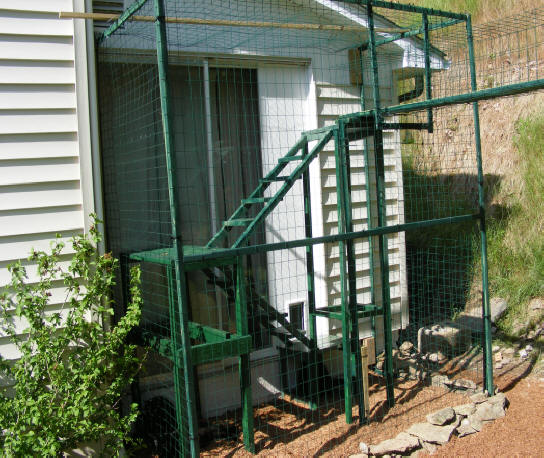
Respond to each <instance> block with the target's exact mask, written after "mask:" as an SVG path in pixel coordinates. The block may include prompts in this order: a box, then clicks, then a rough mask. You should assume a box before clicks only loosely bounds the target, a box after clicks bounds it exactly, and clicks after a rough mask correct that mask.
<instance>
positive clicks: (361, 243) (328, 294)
mask: <svg viewBox="0 0 544 458" xmlns="http://www.w3.org/2000/svg"><path fill="white" fill-rule="evenodd" d="M380 81H381V87H380V96H381V98H382V103H385V104H391V102H392V101H393V97H394V91H393V89H392V84H391V82H392V75H389V78H381V79H380ZM371 94H372V90H371V87H370V86H365V100H366V101H367V107H368V106H371V105H372V102H371ZM316 95H317V114H318V126H319V127H322V126H326V125H329V124H332V123H333V122H334V121H335V120H336V119H337V117H338V116H339V115H343V114H349V113H353V112H357V111H361V110H362V107H361V103H360V88H359V87H357V86H354V85H349V84H331V83H319V84H317V88H316ZM368 147H369V157H370V158H369V164H368V166H369V172H370V188H371V208H372V226H373V227H376V226H377V225H378V220H377V209H376V193H375V167H374V160H373V155H374V150H373V142H372V138H371V137H370V138H369V140H368ZM349 154H350V165H351V188H352V189H351V198H352V209H353V210H352V211H353V213H352V217H353V230H354V231H361V230H364V229H367V228H368V222H369V221H368V201H367V193H366V177H365V168H366V167H367V164H365V161H364V143H363V141H357V142H351V143H350V147H349ZM384 156H385V157H384V159H385V181H386V215H387V225H393V224H401V223H403V222H404V216H403V214H404V201H403V190H402V189H403V183H402V161H401V153H400V141H399V138H398V132H395V131H385V132H384ZM320 178H321V211H322V214H323V218H322V224H323V229H322V230H323V235H333V234H337V233H338V210H337V192H336V169H335V159H334V143H333V142H329V144H328V145H327V147H326V148H325V151H324V152H323V153H321V155H320ZM388 245H389V280H390V286H391V304H392V312H393V317H392V318H393V329H394V330H397V329H400V328H403V327H405V326H406V325H407V324H408V303H407V291H406V265H405V264H406V260H405V248H404V234H392V235H389V236H388ZM323 256H324V262H323V264H324V266H325V267H324V275H323V278H325V279H326V280H325V281H324V282H323V283H325V285H321V288H322V291H323V292H324V294H323V295H321V297H323V298H325V300H323V299H322V300H321V303H320V304H318V307H325V306H333V305H340V258H339V247H338V244H337V243H335V244H326V245H325V249H324V255H323ZM378 256H379V251H378V248H377V240H375V241H374V278H375V280H374V282H375V283H374V285H375V300H376V303H377V304H378V305H380V304H381V301H380V299H381V292H380V291H381V290H380V288H381V276H380V269H379V257H378ZM318 262H319V261H318ZM355 264H356V271H357V274H356V289H357V301H358V302H359V303H361V304H369V303H371V285H370V272H371V271H370V248H369V243H368V240H367V239H363V240H357V241H356V242H355ZM319 287H320V286H319V285H317V286H316V288H319ZM323 288H324V289H323ZM318 300H319V299H318ZM319 321H320V325H319V326H318V329H319V331H320V335H321V336H322V338H325V339H327V338H326V335H327V333H331V334H332V335H334V334H336V333H339V332H341V327H340V323H339V322H336V321H335V320H329V321H328V322H325V320H324V319H319ZM360 327H361V338H363V337H366V336H367V335H369V334H370V325H369V320H368V319H366V320H361V325H360ZM380 328H381V320H377V323H376V331H377V334H378V338H380V334H381V333H382V332H383V331H382V329H380ZM339 335H340V334H338V336H339ZM327 340H328V339H327ZM378 346H381V342H380V341H378Z"/></svg>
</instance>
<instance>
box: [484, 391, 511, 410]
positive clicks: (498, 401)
mask: <svg viewBox="0 0 544 458" xmlns="http://www.w3.org/2000/svg"><path fill="white" fill-rule="evenodd" d="M486 402H487V403H488V404H495V405H499V406H500V407H501V408H503V409H504V408H506V406H507V404H508V399H506V396H505V394H504V393H497V394H496V395H495V396H491V397H490V398H488V399H487V401H486Z"/></svg>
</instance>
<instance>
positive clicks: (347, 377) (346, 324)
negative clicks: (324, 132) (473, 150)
mask: <svg viewBox="0 0 544 458" xmlns="http://www.w3.org/2000/svg"><path fill="white" fill-rule="evenodd" d="M340 137H341V135H340V132H339V129H337V130H335V131H334V157H335V163H336V194H337V196H338V197H337V204H336V205H337V209H338V232H339V233H340V234H342V233H345V232H346V215H345V207H344V205H343V200H344V196H345V194H344V189H343V188H344V177H343V174H342V166H341V164H342V159H341V152H340V150H341V149H342V146H341V142H342V141H343V138H340ZM342 137H343V136H342ZM338 249H339V257H340V301H341V304H340V305H341V310H342V363H343V367H344V405H345V415H346V423H348V424H350V423H352V421H353V418H352V411H351V408H352V399H351V397H352V383H351V355H350V354H351V339H350V323H351V319H350V307H349V306H348V297H347V293H348V291H347V281H346V244H345V242H343V241H341V242H338Z"/></svg>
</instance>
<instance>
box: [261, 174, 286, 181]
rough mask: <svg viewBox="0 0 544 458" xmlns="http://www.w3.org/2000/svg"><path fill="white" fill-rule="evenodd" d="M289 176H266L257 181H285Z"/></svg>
mask: <svg viewBox="0 0 544 458" xmlns="http://www.w3.org/2000/svg"><path fill="white" fill-rule="evenodd" d="M290 178H291V177H290V176H289V175H280V176H277V177H267V178H261V179H260V180H259V181H260V182H261V183H274V182H276V181H287V180H289V179H290Z"/></svg>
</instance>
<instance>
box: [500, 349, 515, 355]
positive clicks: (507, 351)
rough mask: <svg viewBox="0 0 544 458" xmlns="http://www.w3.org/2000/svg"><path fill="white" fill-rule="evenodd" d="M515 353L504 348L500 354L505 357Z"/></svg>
mask: <svg viewBox="0 0 544 458" xmlns="http://www.w3.org/2000/svg"><path fill="white" fill-rule="evenodd" d="M515 352H516V350H514V349H513V348H505V349H503V350H502V353H503V354H504V355H505V356H513V355H514V353H515Z"/></svg>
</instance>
